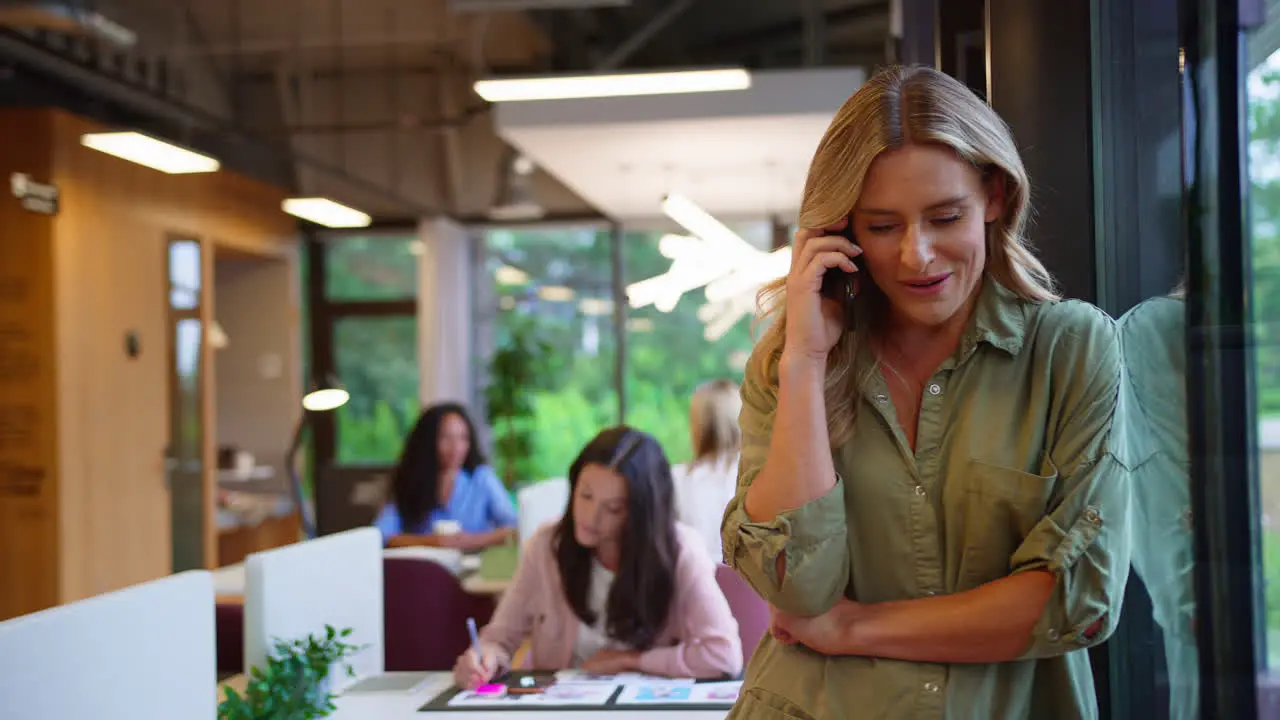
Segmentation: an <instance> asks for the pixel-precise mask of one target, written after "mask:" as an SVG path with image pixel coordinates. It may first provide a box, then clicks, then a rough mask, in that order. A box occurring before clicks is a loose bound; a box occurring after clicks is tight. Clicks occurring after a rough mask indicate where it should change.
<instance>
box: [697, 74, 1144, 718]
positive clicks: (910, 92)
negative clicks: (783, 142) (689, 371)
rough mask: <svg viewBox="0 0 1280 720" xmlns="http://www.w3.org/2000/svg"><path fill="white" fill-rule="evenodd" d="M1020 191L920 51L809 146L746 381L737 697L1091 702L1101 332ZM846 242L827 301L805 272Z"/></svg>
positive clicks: (1029, 713) (903, 710)
mask: <svg viewBox="0 0 1280 720" xmlns="http://www.w3.org/2000/svg"><path fill="white" fill-rule="evenodd" d="M1029 187H1030V185H1029V182H1028V178H1027V173H1026V170H1025V169H1024V168H1023V165H1022V161H1021V159H1020V158H1019V157H1018V151H1017V149H1016V147H1015V145H1014V141H1013V138H1012V136H1011V134H1010V132H1009V130H1008V128H1007V126H1006V125H1005V124H1004V122H1002V121H1001V119H1000V118H999V117H998V116H997V115H996V114H995V113H994V112H993V111H992V110H991V108H990V107H988V106H987V105H986V104H985V103H983V102H982V101H981V100H979V99H978V98H977V97H975V96H974V95H973V94H972V93H971V92H970V91H969V90H968V89H966V88H965V87H964V86H963V85H961V84H960V83H958V82H956V81H955V80H954V79H952V78H950V77H948V76H946V75H943V74H941V73H939V72H936V71H934V70H931V69H927V68H902V67H893V68H888V69H886V70H883V71H881V72H879V73H877V74H876V75H875V76H874V77H872V78H871V79H870V80H868V82H867V83H866V85H865V86H864V87H863V88H861V89H860V90H858V92H857V93H855V94H854V95H853V97H851V98H850V99H849V100H848V101H847V102H846V103H845V104H844V106H843V107H842V108H841V109H840V111H839V112H838V113H837V114H836V117H835V119H834V120H833V121H832V123H831V126H830V128H829V129H828V130H827V133H826V135H825V137H824V138H823V140H822V142H821V143H820V144H819V147H818V149H817V151H816V153H815V155H814V158H813V162H812V165H811V167H810V170H809V176H808V179H807V181H806V186H805V191H804V196H803V200H802V204H801V209H800V227H801V228H809V229H802V230H800V231H799V232H798V233H797V234H796V237H795V245H794V248H793V254H792V266H791V270H790V272H789V274H788V275H787V277H786V278H785V279H783V280H782V281H780V282H779V283H777V284H776V285H774V286H771V287H768V288H765V291H764V292H763V294H762V299H763V300H764V301H765V302H766V307H767V309H768V311H769V312H770V313H772V317H773V318H774V321H773V323H772V325H771V326H770V328H769V329H768V331H767V332H766V333H765V334H764V335H763V336H762V337H761V340H760V342H759V344H758V346H757V347H756V349H755V352H754V353H753V356H752V359H751V362H750V363H749V364H748V368H747V376H746V380H745V382H744V386H743V391H742V397H743V410H742V417H741V426H742V432H743V449H742V461H741V470H740V475H739V482H738V490H737V494H736V495H735V497H734V499H733V501H731V502H730V504H729V507H728V509H727V510H726V512H725V519H724V526H723V537H724V544H725V556H726V560H727V561H728V562H729V563H730V564H731V565H732V566H734V567H735V568H736V569H737V571H738V572H739V573H740V574H741V575H742V576H743V577H744V578H745V579H746V580H747V581H748V582H749V583H750V584H751V585H752V586H753V587H754V588H755V589H756V591H757V592H759V593H760V595H761V596H762V597H763V598H764V599H765V600H766V601H768V602H769V603H770V605H771V606H772V607H773V609H774V616H773V626H772V629H771V633H770V634H769V635H766V636H765V638H764V639H763V640H762V641H761V644H760V646H759V648H758V649H757V650H756V652H755V654H754V656H753V657H752V661H751V664H750V667H749V668H748V670H747V673H746V682H745V685H744V691H743V695H742V696H741V698H740V700H739V703H738V705H737V706H736V707H735V709H734V711H733V712H732V713H731V717H735V718H770V719H775V718H833V719H834V718H877V719H878V720H883V719H890V720H893V719H897V718H901V719H904V720H905V719H906V718H911V719H912V720H914V719H916V718H954V719H956V720H960V719H962V718H963V719H966V720H967V719H969V718H974V719H978V718H981V719H982V720H989V719H991V718H999V719H1009V720H1012V719H1013V718H1018V719H1019V720H1021V719H1022V718H1036V719H1037V720H1045V719H1046V718H1048V719H1052V718H1084V717H1094V716H1096V714H1097V708H1096V706H1095V699H1094V692H1093V681H1092V675H1091V673H1090V668H1089V659H1088V656H1087V654H1086V653H1085V652H1084V651H1085V649H1086V648H1089V647H1092V646H1094V645H1097V644H1098V643H1101V642H1102V641H1104V640H1105V639H1106V638H1107V637H1108V636H1109V635H1110V634H1111V632H1112V629H1113V628H1114V627H1115V624H1116V621H1117V620H1118V618H1119V614H1120V604H1121V598H1122V596H1123V590H1124V585H1125V579H1126V576H1127V574H1128V570H1129V547H1128V545H1127V543H1128V538H1127V523H1128V518H1129V502H1130V501H1129V493H1130V490H1129V480H1128V476H1127V472H1126V471H1125V469H1124V467H1123V466H1122V465H1121V464H1120V462H1119V461H1118V460H1117V455H1116V453H1117V452H1118V451H1119V449H1120V439H1121V438H1120V436H1121V433H1120V432H1119V430H1120V428H1121V427H1122V423H1121V421H1120V419H1119V417H1118V416H1117V397H1118V388H1119V385H1120V376H1121V361H1120V350H1119V345H1118V338H1117V334H1116V330H1115V325H1114V323H1113V322H1112V321H1111V319H1110V318H1108V317H1107V316H1106V315H1104V314H1103V313H1102V312H1101V311H1099V310H1097V309H1096V308H1094V307H1092V306H1090V305H1088V304H1086V303H1082V302H1062V301H1059V299H1058V298H1057V296H1056V295H1055V293H1054V290H1053V288H1052V282H1051V279H1050V276H1049V274H1048V272H1047V271H1046V270H1045V268H1044V267H1043V266H1042V265H1041V264H1040V262H1039V261H1037V260H1036V258H1035V256H1034V255H1032V253H1031V252H1030V250H1029V249H1028V247H1027V240H1026V238H1025V237H1024V230H1025V228H1026V224H1027V216H1028V213H1029V211H1030V201H1029V196H1028V188H1029ZM850 222H852V235H853V236H854V237H856V238H857V244H856V245H855V244H854V243H853V242H850V241H849V240H847V239H845V238H843V237H839V236H838V235H835V234H834V233H836V232H837V231H840V230H842V229H844V228H846V227H847V226H848V224H849V223H850ZM855 258H859V259H860V263H861V265H862V270H861V271H860V273H859V275H860V278H861V286H860V290H859V294H858V296H857V297H856V298H855V299H854V301H853V302H852V306H853V314H854V315H855V317H853V318H846V317H844V314H843V309H842V306H841V305H840V304H838V303H836V302H834V301H831V300H827V299H825V298H824V297H823V296H822V295H820V292H819V291H820V287H821V284H822V278H823V275H824V273H829V272H853V271H855V266H854V264H853V261H854V259H855ZM850 322H851V323H852V325H850ZM1113 422H1114V427H1115V432H1113Z"/></svg>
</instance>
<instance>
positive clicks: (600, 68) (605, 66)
mask: <svg viewBox="0 0 1280 720" xmlns="http://www.w3.org/2000/svg"><path fill="white" fill-rule="evenodd" d="M694 2H695V0H672V2H671V4H669V5H667V6H666V7H665V8H663V9H662V12H660V13H658V14H657V15H655V16H653V18H652V19H650V20H649V22H647V23H645V24H644V25H643V26H641V27H640V29H639V30H636V31H635V32H634V33H632V35H631V37H629V38H627V39H626V40H624V41H623V42H622V44H621V45H619V46H618V49H616V50H614V51H613V52H612V53H610V54H609V56H608V57H606V58H605V59H603V60H601V61H600V62H598V63H596V66H595V68H594V70H595V71H597V72H604V71H606V70H616V69H617V68H618V67H620V66H621V65H622V63H624V62H626V61H627V58H630V57H631V56H632V55H634V54H636V53H637V52H638V51H639V50H640V49H641V48H643V47H644V46H645V45H647V44H649V41H650V40H652V39H653V38H654V37H656V36H657V34H658V33H660V32H662V31H663V29H665V28H666V27H667V26H668V25H670V24H671V23H672V21H674V20H675V19H676V18H678V17H680V16H681V15H683V14H684V13H685V11H686V10H688V9H689V8H690V7H692V6H693V3H694Z"/></svg>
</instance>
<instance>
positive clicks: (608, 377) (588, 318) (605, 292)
mask: <svg viewBox="0 0 1280 720" xmlns="http://www.w3.org/2000/svg"><path fill="white" fill-rule="evenodd" d="M611 253H612V239H611V235H610V232H609V230H608V229H607V228H594V227H561V228H530V229H490V230H486V231H485V232H484V274H483V280H482V281H483V282H484V283H485V285H486V287H484V288H482V289H479V290H478V292H477V307H476V313H477V323H478V324H479V325H480V327H482V328H485V332H487V333H488V334H489V335H490V337H489V338H481V339H480V342H481V345H482V346H489V348H490V350H489V352H487V353H485V355H486V356H488V364H487V366H486V367H484V368H482V369H481V372H480V373H479V377H480V380H481V382H480V387H481V388H488V390H487V392H484V393H483V394H484V395H485V405H486V413H487V415H488V418H487V419H488V421H489V423H488V424H489V426H490V428H491V432H492V437H491V448H492V451H493V455H494V456H495V457H494V462H495V464H496V466H497V468H498V470H499V473H500V474H502V475H503V476H504V479H507V480H508V481H509V482H510V483H513V484H519V483H523V482H529V481H536V480H541V479H545V478H552V477H564V476H565V475H566V474H567V473H568V470H569V465H570V463H572V462H573V459H574V457H576V456H577V453H578V452H579V451H580V450H581V449H582V447H583V446H584V445H585V444H586V443H587V441H588V440H590V439H591V438H592V437H594V436H595V434H596V433H597V432H599V431H600V430H601V429H603V428H605V427H607V426H609V425H613V424H616V423H617V422H618V395H617V389H616V387H615V383H614V373H615V362H616V356H617V343H616V339H615V338H616V334H615V329H614V320H613V290H612V279H611V278H612V254H611ZM529 367H533V368H536V371H535V372H532V373H527V374H526V372H525V369H526V368H529ZM508 458H510V459H511V461H510V462H509V463H508V461H507V459H508Z"/></svg>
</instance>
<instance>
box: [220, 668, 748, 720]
mask: <svg viewBox="0 0 1280 720" xmlns="http://www.w3.org/2000/svg"><path fill="white" fill-rule="evenodd" d="M427 676H428V680H427V682H424V683H422V684H421V685H419V686H418V687H417V689H416V690H415V691H413V692H407V693H406V692H362V693H355V694H352V695H342V696H340V697H338V699H337V700H335V701H334V704H335V705H336V706H337V708H338V709H337V710H335V711H334V713H333V714H332V715H330V716H329V718H330V720H552V719H554V720H565V716H566V714H568V715H569V716H570V717H571V718H573V720H579V719H581V720H586V718H596V717H599V718H605V719H606V720H723V719H724V717H725V715H727V714H728V713H727V712H726V711H724V710H679V711H655V710H651V709H636V710H617V709H615V710H573V711H565V710H548V711H546V712H538V711H533V710H492V711H489V710H461V711H458V712H448V711H445V712H429V713H424V712H419V711H418V709H419V708H421V707H422V706H423V705H426V704H427V703H428V702H430V701H431V699H432V698H434V697H435V696H436V695H439V694H440V693H442V692H444V691H445V690H446V689H448V687H449V686H450V685H451V684H452V682H453V681H452V678H451V677H450V675H449V673H443V672H442V673H427ZM243 683H244V678H243V676H240V675H237V676H236V677H234V678H230V679H228V680H227V681H226V682H224V683H222V684H221V685H220V686H219V689H218V698H219V700H221V699H222V696H223V691H222V686H224V685H231V686H232V687H236V688H237V689H240V688H243V687H244V685H243Z"/></svg>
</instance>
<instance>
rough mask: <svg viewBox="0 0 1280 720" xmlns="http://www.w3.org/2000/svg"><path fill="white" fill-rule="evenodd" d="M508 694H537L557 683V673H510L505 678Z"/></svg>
mask: <svg viewBox="0 0 1280 720" xmlns="http://www.w3.org/2000/svg"><path fill="white" fill-rule="evenodd" d="M503 684H504V685H506V686H507V694H508V695H537V694H539V693H544V692H546V691H547V688H549V687H551V686H552V685H555V684H556V677H555V675H548V674H543V673H509V674H508V675H507V677H506V678H504V682H503Z"/></svg>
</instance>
